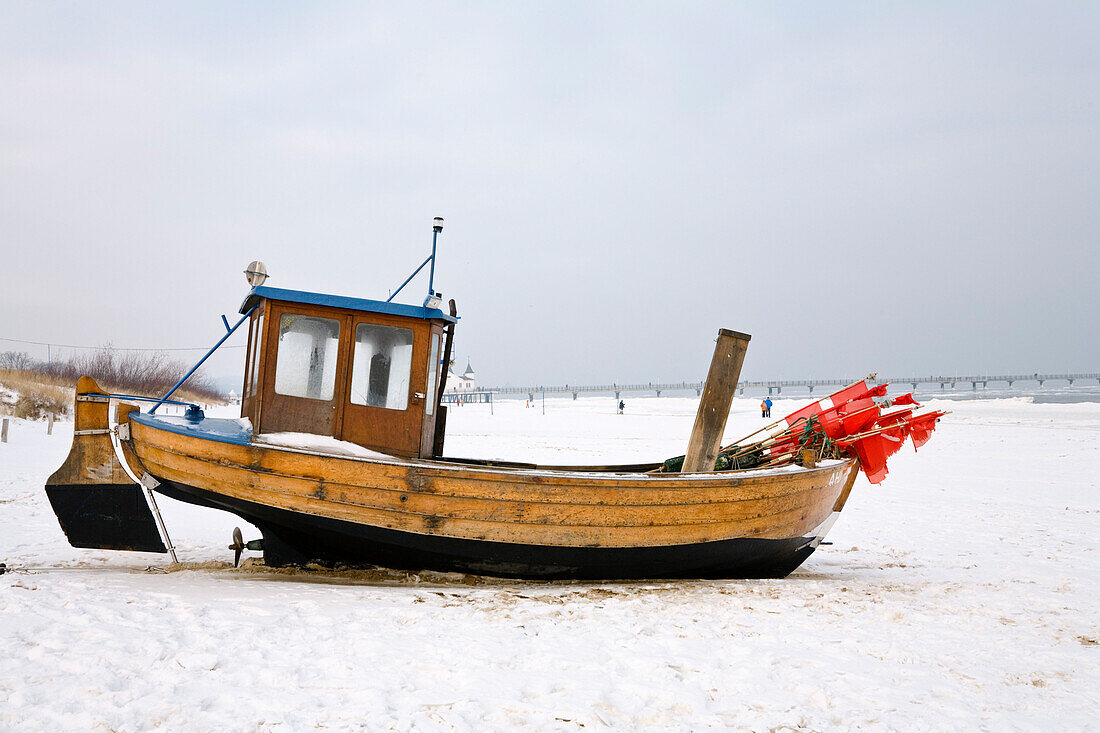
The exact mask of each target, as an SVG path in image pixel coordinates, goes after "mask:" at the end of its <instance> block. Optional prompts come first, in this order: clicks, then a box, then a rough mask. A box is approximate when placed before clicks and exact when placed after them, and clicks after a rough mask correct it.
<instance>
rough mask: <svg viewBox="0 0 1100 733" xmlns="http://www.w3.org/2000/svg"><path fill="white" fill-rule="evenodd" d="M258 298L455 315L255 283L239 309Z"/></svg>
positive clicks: (423, 315) (413, 314) (431, 316)
mask: <svg viewBox="0 0 1100 733" xmlns="http://www.w3.org/2000/svg"><path fill="white" fill-rule="evenodd" d="M260 298H268V299H270V300H282V301H287V302H290V303H306V304H308V305H323V306H328V307H330V308H341V309H344V310H353V311H362V312H364V313H386V314H389V315H391V316H405V317H407V318H422V319H425V320H427V319H437V320H440V321H447V322H448V323H457V322H458V319H457V318H455V317H454V316H450V315H447V314H446V313H444V312H443V311H441V310H439V309H438V308H425V307H424V306H422V305H406V304H404V303H387V302H386V301H383V300H367V299H366V298H348V297H346V296H343V295H326V294H324V293H307V292H306V291H304V290H286V289H285V288H269V287H266V286H263V285H261V286H259V287H255V288H252V290H251V292H249V294H248V295H247V296H246V297H245V299H244V302H243V303H241V310H240V312H241V313H247V312H248V309H249V308H251V307H252V306H253V305H255V304H256V302H257V301H258V300H259V299H260Z"/></svg>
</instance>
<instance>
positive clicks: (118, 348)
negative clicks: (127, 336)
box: [0, 336, 244, 351]
mask: <svg viewBox="0 0 1100 733" xmlns="http://www.w3.org/2000/svg"><path fill="white" fill-rule="evenodd" d="M0 341H11V342H12V343H16V344H33V345H35V346H56V347H58V348H60V349H86V350H88V351H100V350H102V349H110V350H111V351H207V350H209V349H210V347H209V346H188V347H183V348H171V349H140V348H137V347H133V348H123V347H121V346H109V345H108V346H74V345H72V344H54V343H50V342H48V341H25V340H23V339H10V338H5V337H3V336H0ZM222 348H223V349H243V348H244V344H241V345H239V346H223V347H222Z"/></svg>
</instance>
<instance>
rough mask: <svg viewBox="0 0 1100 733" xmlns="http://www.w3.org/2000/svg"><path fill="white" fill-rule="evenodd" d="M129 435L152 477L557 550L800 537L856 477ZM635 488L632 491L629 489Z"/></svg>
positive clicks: (839, 472)
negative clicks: (693, 471)
mask: <svg viewBox="0 0 1100 733" xmlns="http://www.w3.org/2000/svg"><path fill="white" fill-rule="evenodd" d="M132 430H133V434H134V436H135V440H134V445H133V446H132V447H134V448H136V449H137V453H138V454H139V459H140V461H141V463H142V464H143V466H144V469H145V470H148V471H150V472H151V473H153V474H154V475H157V476H160V477H162V478H167V479H168V480H174V481H178V482H180V483H183V484H187V485H193V486H197V487H198V488H203V489H206V490H208V491H212V492H215V493H219V494H223V495H226V496H231V497H235V498H238V499H244V500H247V501H252V502H257V503H261V504H266V505H269V506H276V507H279V508H283V509H288V510H291V511H301V512H307V513H310V514H317V515H319V516H331V517H333V518H337V519H344V520H347V521H354V522H359V523H363V524H369V525H372V526H379V527H388V528H392V529H401V530H404V531H409V532H419V533H423V534H432V535H441V536H449V537H461V538H467V539H492V540H495V541H501V542H516V543H536V544H552V545H559V546H582V545H594V546H608V547H611V546H623V547H627V546H645V545H660V544H684V543H689V542H703V541H711V540H715V539H729V538H733V537H762V538H785V537H793V536H804V535H805V533H807V532H809V531H810V530H812V529H813V528H814V527H816V526H818V525H819V524H820V523H821V522H823V521H824V520H825V519H826V518H827V517H828V515H829V513H830V512H831V511H832V510H833V507H834V505H835V503H836V502H837V499H838V497H839V495H840V492H841V490H842V489H843V488H844V487H845V485H846V484H848V483H849V481H848V479H849V478H850V476H851V474H852V472H854V470H855V466H854V463H853V462H850V461H849V462H845V463H840V464H836V465H834V466H830V467H825V468H821V469H817V470H814V471H796V472H783V473H780V474H772V475H764V476H754V477H741V478H738V477H736V475H731V476H730V477H728V478H727V475H726V474H710V475H708V476H707V477H705V478H704V477H696V478H694V479H693V480H692V479H686V478H685V479H681V480H679V481H675V482H669V481H662V480H654V479H653V478H641V477H638V478H634V479H630V478H628V477H622V476H599V475H590V476H587V477H585V476H580V477H578V476H569V477H553V476H546V475H539V474H528V475H522V474H520V475H516V472H514V471H512V472H508V471H497V472H492V471H489V470H484V471H473V470H470V471H464V470H453V469H452V470H445V469H440V468H439V467H433V466H421V465H414V464H406V465H386V464H378V463H373V462H369V461H354V460H347V459H337V458H327V457H322V456H313V455H308V454H297V453H292V452H288V451H283V450H278V449H272V448H261V447H255V446H237V445H231V444H223V443H212V442H211V441H204V440H202V439H198V438H194V437H191V436H185V435H179V434H175V433H168V432H165V431H160V430H156V429H153V428H149V427H147V426H144V425H141V424H138V423H132ZM146 438H150V439H152V440H154V441H156V442H159V443H161V445H153V444H151V442H149V441H147V440H146ZM166 443H168V444H174V447H175V450H173V448H172V447H171V446H169V445H164V444H166ZM198 453H202V454H205V456H204V457H202V458H200V457H198V456H197V455H193V454H198ZM127 462H130V458H129V452H127ZM494 473H495V475H494ZM468 474H474V475H473V476H471V475H468ZM509 474H511V475H509ZM559 479H560V480H559ZM629 484H633V485H635V486H634V488H632V489H627V488H624V486H625V485H629ZM684 486H686V487H688V489H684V488H681V487H684ZM746 487H749V490H748V494H746V493H745V489H746ZM691 489H693V490H691ZM750 495H755V498H749V496H750ZM627 498H630V499H633V500H634V501H635V502H637V503H633V504H631V503H625V502H624V501H623V500H624V499H627ZM723 498H724V499H725V501H722V499H723Z"/></svg>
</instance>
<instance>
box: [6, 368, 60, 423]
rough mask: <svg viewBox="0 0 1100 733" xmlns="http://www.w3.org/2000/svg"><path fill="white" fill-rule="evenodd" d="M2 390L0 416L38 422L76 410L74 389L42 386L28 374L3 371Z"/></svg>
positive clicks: (49, 384) (45, 384)
mask: <svg viewBox="0 0 1100 733" xmlns="http://www.w3.org/2000/svg"><path fill="white" fill-rule="evenodd" d="M0 388H2V389H0V412H3V413H4V414H7V415H12V416H14V417H19V418H24V419H27V420H38V419H41V418H44V417H46V416H47V415H49V414H51V413H52V414H54V415H57V416H61V415H67V414H69V412H70V411H71V410H72V407H73V398H74V396H75V395H74V389H73V387H71V386H69V387H64V386H61V385H58V384H51V383H43V382H41V381H38V379H37V378H36V377H35V376H34V375H32V374H28V373H27V372H23V371H15V370H5V371H0Z"/></svg>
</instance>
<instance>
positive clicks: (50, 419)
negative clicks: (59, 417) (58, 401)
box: [46, 412, 53, 435]
mask: <svg viewBox="0 0 1100 733" xmlns="http://www.w3.org/2000/svg"><path fill="white" fill-rule="evenodd" d="M46 435H53V413H52V412H51V413H50V414H49V415H48V416H47V417H46Z"/></svg>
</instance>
